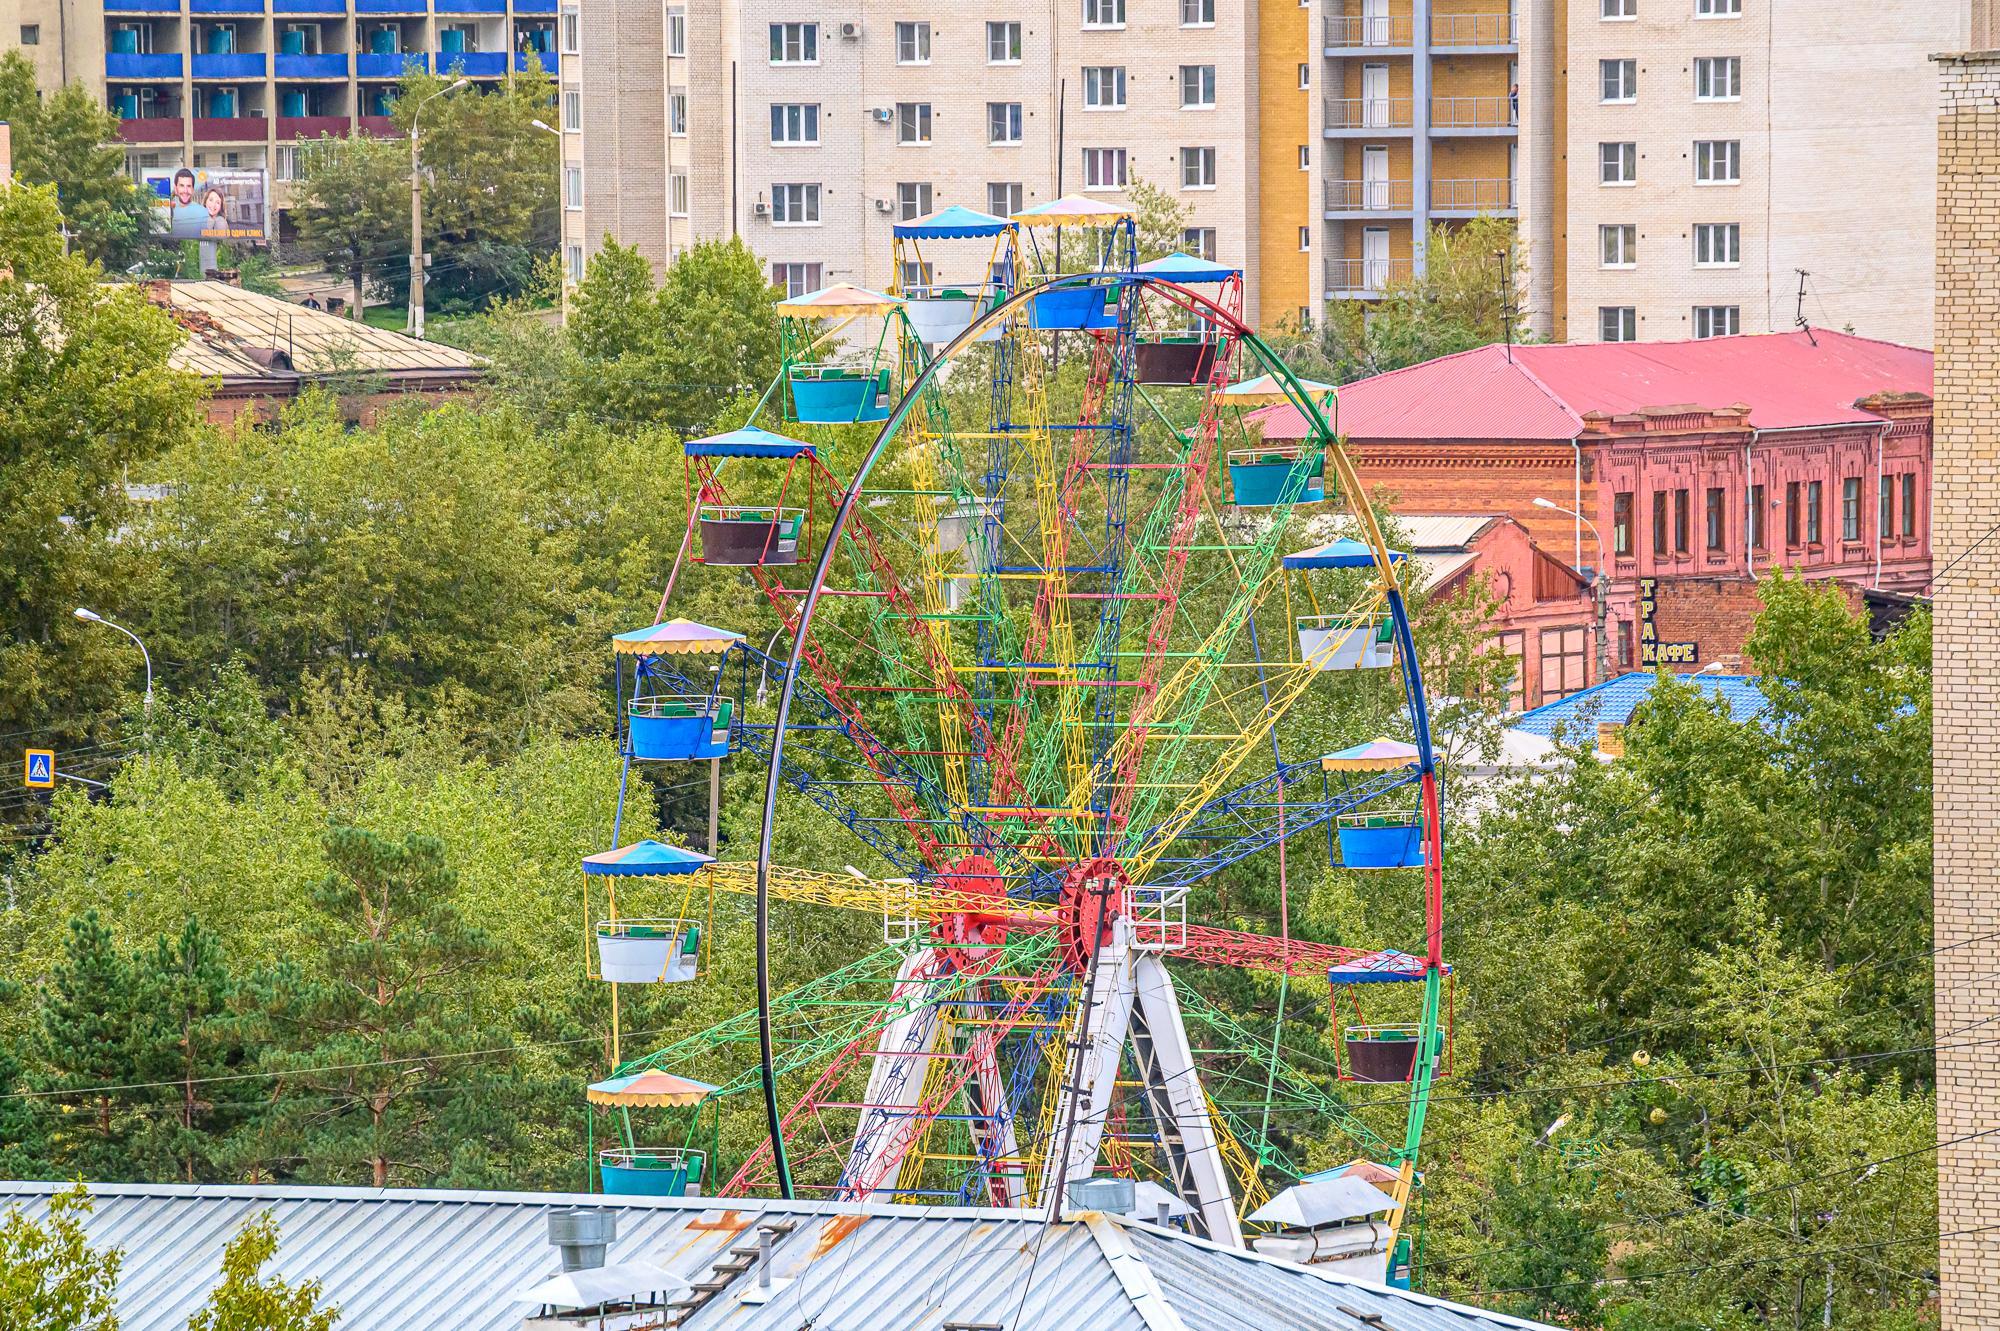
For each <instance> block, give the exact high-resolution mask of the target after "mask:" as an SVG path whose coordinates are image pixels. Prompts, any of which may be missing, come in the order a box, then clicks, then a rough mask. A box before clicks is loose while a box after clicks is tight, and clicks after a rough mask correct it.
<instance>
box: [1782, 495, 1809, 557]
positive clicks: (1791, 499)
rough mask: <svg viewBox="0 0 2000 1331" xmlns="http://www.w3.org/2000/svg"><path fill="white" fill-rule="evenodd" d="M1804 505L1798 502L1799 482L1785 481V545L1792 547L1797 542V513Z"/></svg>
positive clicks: (1800, 511) (1799, 512)
mask: <svg viewBox="0 0 2000 1331" xmlns="http://www.w3.org/2000/svg"><path fill="white" fill-rule="evenodd" d="M1803 511H1804V506H1803V505H1802V504H1801V503H1800V502H1799V483H1798V482H1797V481H1787V482H1785V547H1786V548H1787V549H1792V548H1794V547H1796V546H1797V545H1798V543H1799V515H1800V514H1801V513H1802V512H1803Z"/></svg>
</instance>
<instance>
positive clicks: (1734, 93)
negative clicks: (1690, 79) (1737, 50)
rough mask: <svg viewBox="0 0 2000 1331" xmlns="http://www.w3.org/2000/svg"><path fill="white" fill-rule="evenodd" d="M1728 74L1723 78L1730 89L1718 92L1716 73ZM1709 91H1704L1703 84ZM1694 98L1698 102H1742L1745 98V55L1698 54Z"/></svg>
mask: <svg viewBox="0 0 2000 1331" xmlns="http://www.w3.org/2000/svg"><path fill="white" fill-rule="evenodd" d="M1718 73H1723V74H1726V75H1727V77H1726V78H1724V79H1723V80H1722V82H1723V83H1725V84H1727V85H1728V88H1729V91H1727V92H1723V93H1718V92H1716V91H1715V89H1716V75H1717V74H1718ZM1704 83H1706V84H1707V85H1708V91H1706V92H1703V91H1702V85H1703V84H1704ZM1694 99H1695V100H1696V101H1697V102H1740V101H1742V100H1743V57H1742V56H1740V55H1698V56H1696V57H1695V58H1694Z"/></svg>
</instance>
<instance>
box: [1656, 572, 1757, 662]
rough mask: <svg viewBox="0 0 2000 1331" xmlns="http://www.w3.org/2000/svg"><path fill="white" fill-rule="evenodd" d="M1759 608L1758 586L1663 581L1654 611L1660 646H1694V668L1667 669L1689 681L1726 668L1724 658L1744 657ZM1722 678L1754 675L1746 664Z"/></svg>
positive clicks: (1744, 580) (1741, 581) (1730, 581)
mask: <svg viewBox="0 0 2000 1331" xmlns="http://www.w3.org/2000/svg"><path fill="white" fill-rule="evenodd" d="M1763 608H1764V603H1763V601H1762V600H1761V599H1759V597H1758V595H1757V584H1756V583H1754V582H1751V581H1750V580H1749V579H1748V578H1661V579H1660V581H1659V586H1658V589H1657V591H1656V593H1655V595H1654V609H1653V626H1654V629H1655V631H1656V632H1657V633H1658V635H1659V640H1660V641H1661V642H1691V643H1694V644H1695V645H1696V652H1695V661H1694V662H1693V664H1689V665H1682V664H1672V665H1669V666H1668V667H1667V669H1669V670H1672V671H1674V672H1675V673H1677V674H1682V675H1691V674H1693V673H1695V672H1696V671H1698V670H1701V669H1702V668H1704V667H1706V666H1710V665H1714V664H1716V663H1717V662H1723V663H1724V664H1725V665H1726V664H1727V658H1730V657H1739V658H1740V657H1742V656H1743V644H1744V643H1745V642H1746V641H1747V640H1748V639H1749V637H1750V630H1751V628H1752V627H1753V626H1754V625H1755V624H1756V622H1757V614H1758V612H1759V611H1761V610H1762V609H1763ZM1639 668H1640V669H1645V668H1646V667H1644V666H1640V667H1639ZM1726 673H1728V674H1732V675H1748V674H1755V673H1756V671H1755V670H1754V669H1753V668H1751V667H1750V666H1749V665H1748V664H1744V665H1742V666H1741V667H1733V666H1732V667H1730V668H1728V669H1727V671H1726Z"/></svg>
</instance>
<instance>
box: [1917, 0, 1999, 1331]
mask: <svg viewBox="0 0 2000 1331" xmlns="http://www.w3.org/2000/svg"><path fill="white" fill-rule="evenodd" d="M1979 17H1980V19H1981V23H1980V24H1979V27H1978V28H1977V29H1976V30H1975V32H1974V38H1973V39H1974V41H1976V42H1977V41H1985V42H1989V43H1990V42H1993V41H1995V40H2000V31H1994V30H1993V24H1992V19H1993V17H1994V16H1993V15H1991V14H1988V13H1982V14H1980V15H1979ZM1940 70H1941V73H1942V75H1943V113H1942V116H1941V118H1940V119H1939V121H1938V168H1939V175H1938V235H1937V257H1938V272H1937V288H1938V302H1937V324H1938V364H1937V385H1938V392H1937V450H1938V453H1937V455H1938V471H1937V488H1936V492H1935V499H1934V503H1935V512H1936V528H1937V551H1938V558H1939V560H1940V567H1941V568H1942V569H1948V570H1950V572H1949V576H1940V579H1939V581H1938V584H1937V586H1936V588H1935V592H1934V601H1933V605H1934V607H1935V611H1934V613H1935V616H1936V618H1935V621H1934V622H1935V633H1936V637H1935V639H1934V649H1933V661H1934V665H1933V673H1932V676H1931V687H1932V706H1933V708H1934V712H1933V718H1932V726H1931V730H1932V734H1933V736H1934V739H1933V745H1934V753H1933V757H1932V767H1933V778H1932V779H1933V789H1934V791H1935V797H1934V798H1935V801H1936V813H1935V824H1936V829H1937V830H1936V833H1935V839H1936V844H1935V863H1934V879H1933V886H1932V892H1933V905H1934V912H1933V920H1934V924H1933V928H1934V937H1935V946H1936V948H1937V951H1936V954H1935V958H1934V961H1933V965H1934V967H1935V974H1936V981H1935V982H1936V986H1937V988H1936V994H1937V997H1936V1012H1937V1046H1938V1049H1937V1133H1938V1143H1939V1145H1938V1232H1939V1233H1940V1234H1941V1235H1943V1236H1944V1237H1943V1238H1942V1239H1941V1240H1940V1247H1941V1251H1940V1253H1939V1263H1938V1271H1939V1276H1940V1280H1939V1301H1940V1322H1939V1325H1940V1327H1941V1331H1987V1328H1990V1327H1994V1326H2000V1187H1996V1186H1995V1180H1996V1179H2000V1138H1996V1137H1992V1136H1987V1135H1984V1134H1986V1133H1988V1132H1990V1130H1991V1129H1992V1127H1993V1124H1994V1114H1993V1106H1994V1104H1995V1103H1996V1102H2000V1058H1995V1056H1994V1051H1993V1047H1992V1045H1991V1044H1990V1043H1988V1041H1989V1040H1990V1039H1991V1037H1990V1035H1987V1034H1985V1032H1989V1031H1991V1030H1992V1029H1993V1028H1994V1026H1995V1024H1996V1023H2000V870H1996V867H1995V866H1996V864H2000V756H1996V753H2000V750H1996V746H1995V741H1996V739H2000V694H1996V688H1995V679H1994V673H1993V657H1994V654H1995V652H1997V651H2000V544H1996V543H1994V542H1992V541H1990V540H1989V539H1988V538H1989V537H1990V536H1992V535H1993V533H1994V531H1995V529H1996V528H2000V313H1996V311H2000V207H1996V206H1995V205H1996V202H2000V51H1990V50H1989V51H1983V52H1977V53H1972V54H1966V55H1957V56H1948V57H1945V58H1943V60H1942V61H1941V64H1940ZM1968 1032H1970V1034H1968Z"/></svg>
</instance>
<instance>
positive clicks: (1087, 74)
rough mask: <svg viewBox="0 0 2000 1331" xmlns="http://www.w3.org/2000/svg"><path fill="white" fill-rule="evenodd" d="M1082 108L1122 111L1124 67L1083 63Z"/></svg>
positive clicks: (1087, 109)
mask: <svg viewBox="0 0 2000 1331" xmlns="http://www.w3.org/2000/svg"><path fill="white" fill-rule="evenodd" d="M1083 109H1084V110H1086V111H1123V110H1124V109H1125V67H1124V66H1123V65H1085V66H1084V67H1083Z"/></svg>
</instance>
